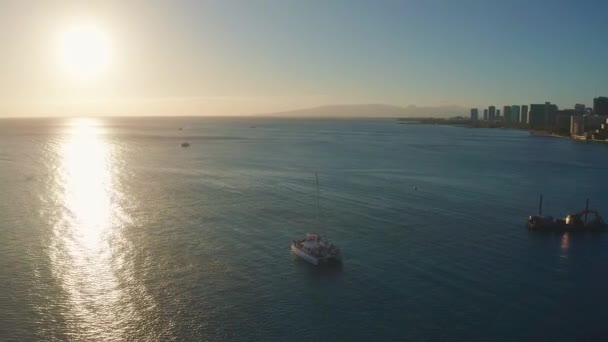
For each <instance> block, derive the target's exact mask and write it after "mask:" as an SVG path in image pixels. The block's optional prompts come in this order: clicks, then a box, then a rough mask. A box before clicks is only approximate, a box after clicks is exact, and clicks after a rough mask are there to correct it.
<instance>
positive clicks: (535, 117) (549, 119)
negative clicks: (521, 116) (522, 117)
mask: <svg viewBox="0 0 608 342" xmlns="http://www.w3.org/2000/svg"><path fill="white" fill-rule="evenodd" d="M556 118H557V106H556V105H554V104H551V102H545V103H544V104H531V105H530V112H529V113H528V123H529V124H530V127H532V128H534V129H549V128H552V127H553V126H555V121H556Z"/></svg>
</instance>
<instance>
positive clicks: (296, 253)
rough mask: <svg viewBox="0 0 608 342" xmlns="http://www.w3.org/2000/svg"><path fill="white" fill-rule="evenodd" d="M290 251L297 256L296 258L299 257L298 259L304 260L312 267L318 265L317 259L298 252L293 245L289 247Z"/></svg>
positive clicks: (300, 251)
mask: <svg viewBox="0 0 608 342" xmlns="http://www.w3.org/2000/svg"><path fill="white" fill-rule="evenodd" d="M291 251H292V252H293V253H294V254H295V255H297V256H299V257H300V258H302V259H304V260H306V261H308V262H309V263H311V264H313V265H315V266H317V265H319V259H318V258H315V257H314V256H312V255H309V254H308V253H306V252H304V251H302V250H300V249H299V248H297V247H296V246H295V245H293V244H292V245H291Z"/></svg>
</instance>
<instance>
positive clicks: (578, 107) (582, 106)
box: [574, 103, 585, 114]
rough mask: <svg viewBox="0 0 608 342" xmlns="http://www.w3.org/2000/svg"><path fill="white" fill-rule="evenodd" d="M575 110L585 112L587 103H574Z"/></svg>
mask: <svg viewBox="0 0 608 342" xmlns="http://www.w3.org/2000/svg"><path fill="white" fill-rule="evenodd" d="M574 110H575V111H576V112H577V113H580V114H585V105H584V104H581V103H577V104H575V105H574Z"/></svg>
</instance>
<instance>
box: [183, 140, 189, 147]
mask: <svg viewBox="0 0 608 342" xmlns="http://www.w3.org/2000/svg"><path fill="white" fill-rule="evenodd" d="M182 147H190V143H189V142H187V141H185V142H183V143H182Z"/></svg>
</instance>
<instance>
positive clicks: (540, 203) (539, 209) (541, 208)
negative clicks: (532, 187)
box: [538, 194, 543, 216]
mask: <svg viewBox="0 0 608 342" xmlns="http://www.w3.org/2000/svg"><path fill="white" fill-rule="evenodd" d="M542 214H543V195H542V194H541V195H540V202H539V203H538V216H542Z"/></svg>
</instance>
